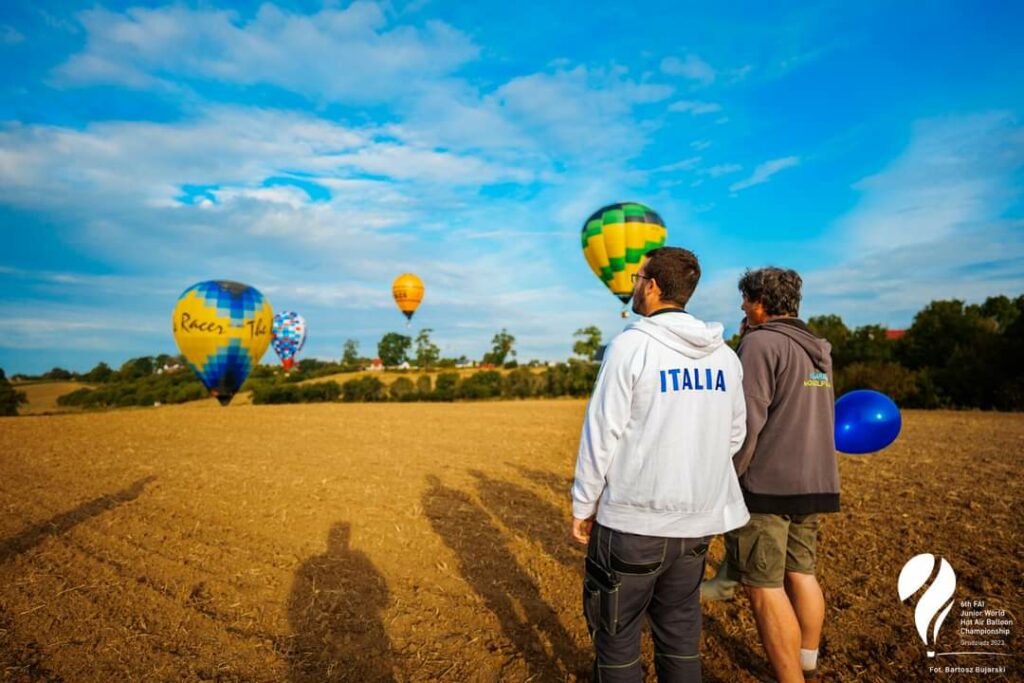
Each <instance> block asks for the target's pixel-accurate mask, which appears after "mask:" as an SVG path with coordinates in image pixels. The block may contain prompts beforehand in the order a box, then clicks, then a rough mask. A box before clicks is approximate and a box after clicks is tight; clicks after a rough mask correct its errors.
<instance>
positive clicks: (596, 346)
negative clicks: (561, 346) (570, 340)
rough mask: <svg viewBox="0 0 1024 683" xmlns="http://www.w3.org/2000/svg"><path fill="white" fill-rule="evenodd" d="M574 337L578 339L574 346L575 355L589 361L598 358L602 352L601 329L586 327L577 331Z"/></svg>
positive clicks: (592, 326)
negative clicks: (599, 352) (598, 354)
mask: <svg viewBox="0 0 1024 683" xmlns="http://www.w3.org/2000/svg"><path fill="white" fill-rule="evenodd" d="M572 336H573V337H576V338H578V340H577V341H576V343H575V344H573V345H572V352H573V353H575V354H576V355H577V356H581V357H582V358H584V359H586V360H589V361H592V360H594V359H595V358H596V357H597V352H598V351H600V350H601V330H600V329H599V328H597V327H595V326H594V325H591V326H590V327H584V328H581V329H579V330H576V332H574V333H573V335H572Z"/></svg>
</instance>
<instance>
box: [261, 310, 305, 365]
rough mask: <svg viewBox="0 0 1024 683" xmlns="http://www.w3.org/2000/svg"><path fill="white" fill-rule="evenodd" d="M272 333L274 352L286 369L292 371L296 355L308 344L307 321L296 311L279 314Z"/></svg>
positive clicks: (275, 317)
mask: <svg viewBox="0 0 1024 683" xmlns="http://www.w3.org/2000/svg"><path fill="white" fill-rule="evenodd" d="M270 331H271V342H270V343H271V345H272V346H273V347H274V352H275V353H277V356H278V358H280V359H281V365H283V366H284V369H285V370H291V369H292V367H294V365H295V355H296V354H297V353H298V352H299V351H301V350H302V347H303V346H305V344H306V319H305V318H303V317H302V316H301V315H299V314H298V313H296V312H295V311H285V312H284V313H278V314H277V315H275V316H274V323H273V325H272V326H271V330H270Z"/></svg>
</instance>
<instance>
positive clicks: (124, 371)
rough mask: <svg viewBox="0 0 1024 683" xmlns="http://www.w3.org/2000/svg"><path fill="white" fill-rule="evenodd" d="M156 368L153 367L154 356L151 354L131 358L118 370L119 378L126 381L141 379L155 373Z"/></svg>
mask: <svg viewBox="0 0 1024 683" xmlns="http://www.w3.org/2000/svg"><path fill="white" fill-rule="evenodd" d="M155 369H156V368H155V367H153V358H152V357H151V356H141V357H139V358H131V359H129V360H126V361H125V362H124V364H123V365H122V366H121V369H120V370H118V379H121V380H124V381H130V380H133V379H139V378H140V377H149V376H150V375H152V374H153V371H154V370H155Z"/></svg>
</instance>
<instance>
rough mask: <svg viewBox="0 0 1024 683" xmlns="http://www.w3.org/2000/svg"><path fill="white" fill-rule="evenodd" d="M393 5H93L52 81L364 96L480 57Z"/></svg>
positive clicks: (446, 29) (404, 86)
mask: <svg viewBox="0 0 1024 683" xmlns="http://www.w3.org/2000/svg"><path fill="white" fill-rule="evenodd" d="M384 7H385V5H382V4H377V3H373V2H355V3H352V4H351V5H350V6H348V7H347V8H344V9H340V10H339V9H331V8H324V9H322V10H321V11H320V12H318V13H316V14H313V15H301V14H293V13H290V12H288V11H287V10H284V9H281V8H279V7H277V6H276V5H273V4H269V3H268V4H264V5H262V6H261V7H260V8H259V10H258V12H257V13H256V14H255V16H253V17H251V18H249V19H242V18H241V17H240V16H239V14H237V13H235V12H231V11H220V10H212V9H196V10H193V9H189V8H187V7H184V6H181V5H174V6H169V7H162V8H156V9H146V8H141V7H134V8H131V9H128V10H126V11H125V12H124V13H116V12H110V11H107V10H104V9H94V10H89V11H86V12H83V13H81V14H80V15H79V19H80V21H81V23H82V25H83V26H84V27H85V29H86V32H87V36H88V37H87V41H86V45H85V48H84V50H83V51H82V52H80V53H78V54H76V55H73V56H72V57H71V58H70V59H68V60H67V61H66V62H65V63H63V64H61V65H60V66H59V67H57V68H56V69H55V70H54V73H53V78H54V81H55V82H56V83H58V84H62V85H68V86H75V85H89V84H97V83H101V84H103V83H113V84H118V85H124V86H128V87H134V88H153V87H157V86H160V85H166V86H168V87H173V86H170V82H169V81H164V79H165V78H166V79H172V78H173V79H193V80H197V81H201V80H215V81H219V82H230V83H239V84H244V85H251V84H258V83H265V84H271V85H276V86H279V87H282V88H285V89H288V90H291V91H294V92H299V93H301V94H303V95H306V96H308V97H311V98H314V99H323V100H331V101H345V102H350V103H362V102H380V101H385V100H388V99H390V98H394V97H400V96H402V95H404V94H405V93H407V92H409V91H410V90H415V89H416V88H418V87H419V86H420V85H421V84H422V81H423V80H424V79H427V80H431V79H438V78H441V77H443V76H445V75H447V74H449V73H451V72H452V71H453V70H455V69H457V68H458V67H459V66H460V65H462V64H464V63H466V62H467V61H469V60H471V59H473V58H474V57H475V56H476V55H477V53H478V48H477V47H476V46H475V45H473V43H472V41H470V39H469V38H468V37H467V36H465V35H464V34H462V33H460V32H459V31H457V30H455V29H453V28H452V27H450V26H448V25H447V24H445V23H443V22H439V21H429V22H427V23H426V24H425V25H424V26H423V27H414V26H408V25H399V26H392V25H390V24H391V22H390V20H389V17H388V16H387V13H386V12H385V9H384Z"/></svg>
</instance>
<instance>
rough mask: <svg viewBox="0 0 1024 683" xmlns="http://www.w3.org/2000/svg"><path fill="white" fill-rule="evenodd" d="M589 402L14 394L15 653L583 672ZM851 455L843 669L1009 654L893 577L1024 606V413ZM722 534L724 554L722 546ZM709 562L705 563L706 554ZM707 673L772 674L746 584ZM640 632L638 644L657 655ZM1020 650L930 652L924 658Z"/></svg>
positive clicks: (269, 669)
mask: <svg viewBox="0 0 1024 683" xmlns="http://www.w3.org/2000/svg"><path fill="white" fill-rule="evenodd" d="M584 405H585V403H584V402H583V401H575V400H556V401H521V402H484V403H456V404H387V405H381V404H319V405H295V406H252V405H232V406H231V407H229V408H226V409H222V408H220V407H219V406H217V404H216V403H215V402H213V401H203V402H200V403H193V404H186V405H182V406H164V407H161V408H156V409H134V410H123V411H114V412H108V413H91V414H69V415H49V416H27V417H19V418H3V419H0V509H2V511H3V515H2V517H0V672H2V675H0V680H3V681H68V682H72V681H73V682H79V681H81V682H91V681H96V682H107V681H143V680H145V681H172V680H173V681H196V680H217V681H295V682H299V681H302V682H307V681H308V682H312V681H330V680H351V681H374V680H398V681H406V680H411V681H428V680H440V681H498V680H502V681H505V680H508V681H527V680H533V681H562V680H588V679H589V674H588V670H589V660H590V645H589V640H588V637H587V634H586V631H585V628H584V624H583V619H582V615H581V613H580V605H579V603H580V590H581V589H580V581H581V565H582V551H581V549H579V548H578V547H576V546H575V545H574V544H572V543H571V542H570V541H569V539H568V534H567V530H568V526H569V504H568V488H569V485H570V480H571V477H572V469H573V463H574V461H575V452H576V443H577V437H578V430H579V425H580V420H581V417H582V413H583V409H584ZM904 420H905V424H904V432H903V434H902V435H901V437H900V439H899V440H898V441H897V442H896V443H895V444H894V445H893V446H892V447H891V448H889V449H888V450H886V451H885V452H883V453H881V454H877V455H874V456H870V457H851V456H841V472H842V477H843V504H844V510H843V512H842V513H840V514H838V515H833V516H829V517H828V518H827V519H826V521H825V523H824V525H823V531H822V534H823V541H822V543H823V545H822V547H821V550H820V553H821V564H822V567H821V570H820V577H821V580H822V584H823V587H824V590H825V593H826V600H827V604H828V613H827V623H826V630H825V646H824V653H823V655H822V667H823V669H824V670H825V671H827V672H828V673H829V674H830V675H831V676H833V680H838V681H854V680H856V681H886V682H890V681H912V680H933V679H939V680H946V679H949V680H974V679H975V678H978V679H982V680H986V681H999V680H1021V678H1022V675H1024V673H1022V671H1024V669H1022V665H1021V663H1020V659H1019V656H1018V657H1016V658H1003V657H981V656H977V655H960V656H949V657H944V658H936V659H931V660H929V659H927V658H926V657H925V656H924V644H923V643H922V642H921V640H920V639H919V637H918V636H917V633H916V632H915V629H914V616H913V612H914V610H913V607H911V606H908V605H905V604H901V603H900V602H899V598H898V597H897V595H896V577H897V575H898V574H899V571H900V568H901V567H902V566H903V564H904V562H906V561H907V560H908V559H909V558H910V557H912V556H913V555H916V554H918V553H934V554H936V555H941V556H942V557H944V558H946V559H947V560H949V562H950V564H951V565H952V566H953V568H954V569H955V571H956V573H957V592H956V602H955V603H954V607H953V609H952V611H951V612H950V614H949V616H948V618H947V620H946V623H945V625H944V627H943V629H942V630H941V632H940V634H939V637H938V640H937V642H936V644H935V649H937V650H938V651H940V652H950V651H959V650H965V649H970V650H986V649H988V650H999V651H1001V652H1014V653H1019V652H1020V647H1019V643H1020V639H1019V637H1018V636H1017V633H1018V631H1019V629H1018V626H1017V625H1015V626H1014V627H1013V628H1012V629H1011V630H1012V631H1013V633H1012V634H1011V636H1010V637H1008V638H1005V640H1006V641H1007V644H1006V645H1005V646H1000V647H994V646H993V647H969V648H967V647H961V638H960V635H959V634H958V626H959V621H960V617H961V614H960V612H961V608H960V601H961V600H984V601H985V602H986V605H987V607H989V608H1000V609H1004V610H1006V613H1007V615H1008V617H1009V618H1012V619H1013V620H1014V621H1016V622H1018V624H1019V616H1020V615H1021V606H1022V601H1021V592H1020V591H1021V588H1020V585H1021V577H1022V575H1024V574H1022V570H1024V561H1022V557H1021V551H1020V539H1021V523H1020V511H1019V504H1020V501H1021V500H1022V499H1024V496H1022V484H1021V476H1020V471H1021V468H1022V466H1024V462H1022V453H1024V415H1020V414H994V413H952V412H934V413H929V412H914V411H908V412H906V413H905V415H904ZM721 554H722V547H721V542H720V541H716V542H715V544H714V545H713V546H712V557H713V559H714V560H716V561H717V559H719V558H720V557H721ZM709 571H710V568H709ZM704 613H705V627H704V636H703V654H704V665H705V680H707V681H721V682H726V681H728V682H733V681H736V682H747V681H761V680H768V679H769V678H770V672H769V669H768V667H767V663H766V660H765V658H764V655H763V652H762V650H761V648H760V645H759V643H758V640H757V635H756V631H755V629H754V625H753V620H752V619H751V616H750V614H749V607H748V605H747V602H746V600H745V598H738V599H736V600H735V601H733V602H730V603H715V604H711V605H708V606H706V607H705V610H704ZM650 660H651V651H650V646H649V643H647V644H646V645H645V662H646V665H647V668H648V672H649V676H648V677H649V679H650V680H654V679H653V670H652V669H651V667H650ZM929 663H931V664H932V665H933V666H934V665H936V663H938V664H940V665H942V666H947V665H948V666H1006V667H1008V669H1007V673H1005V674H994V675H985V676H981V675H978V676H976V677H975V676H972V675H964V676H958V675H948V676H947V675H945V674H932V673H929V671H928V665H929Z"/></svg>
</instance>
